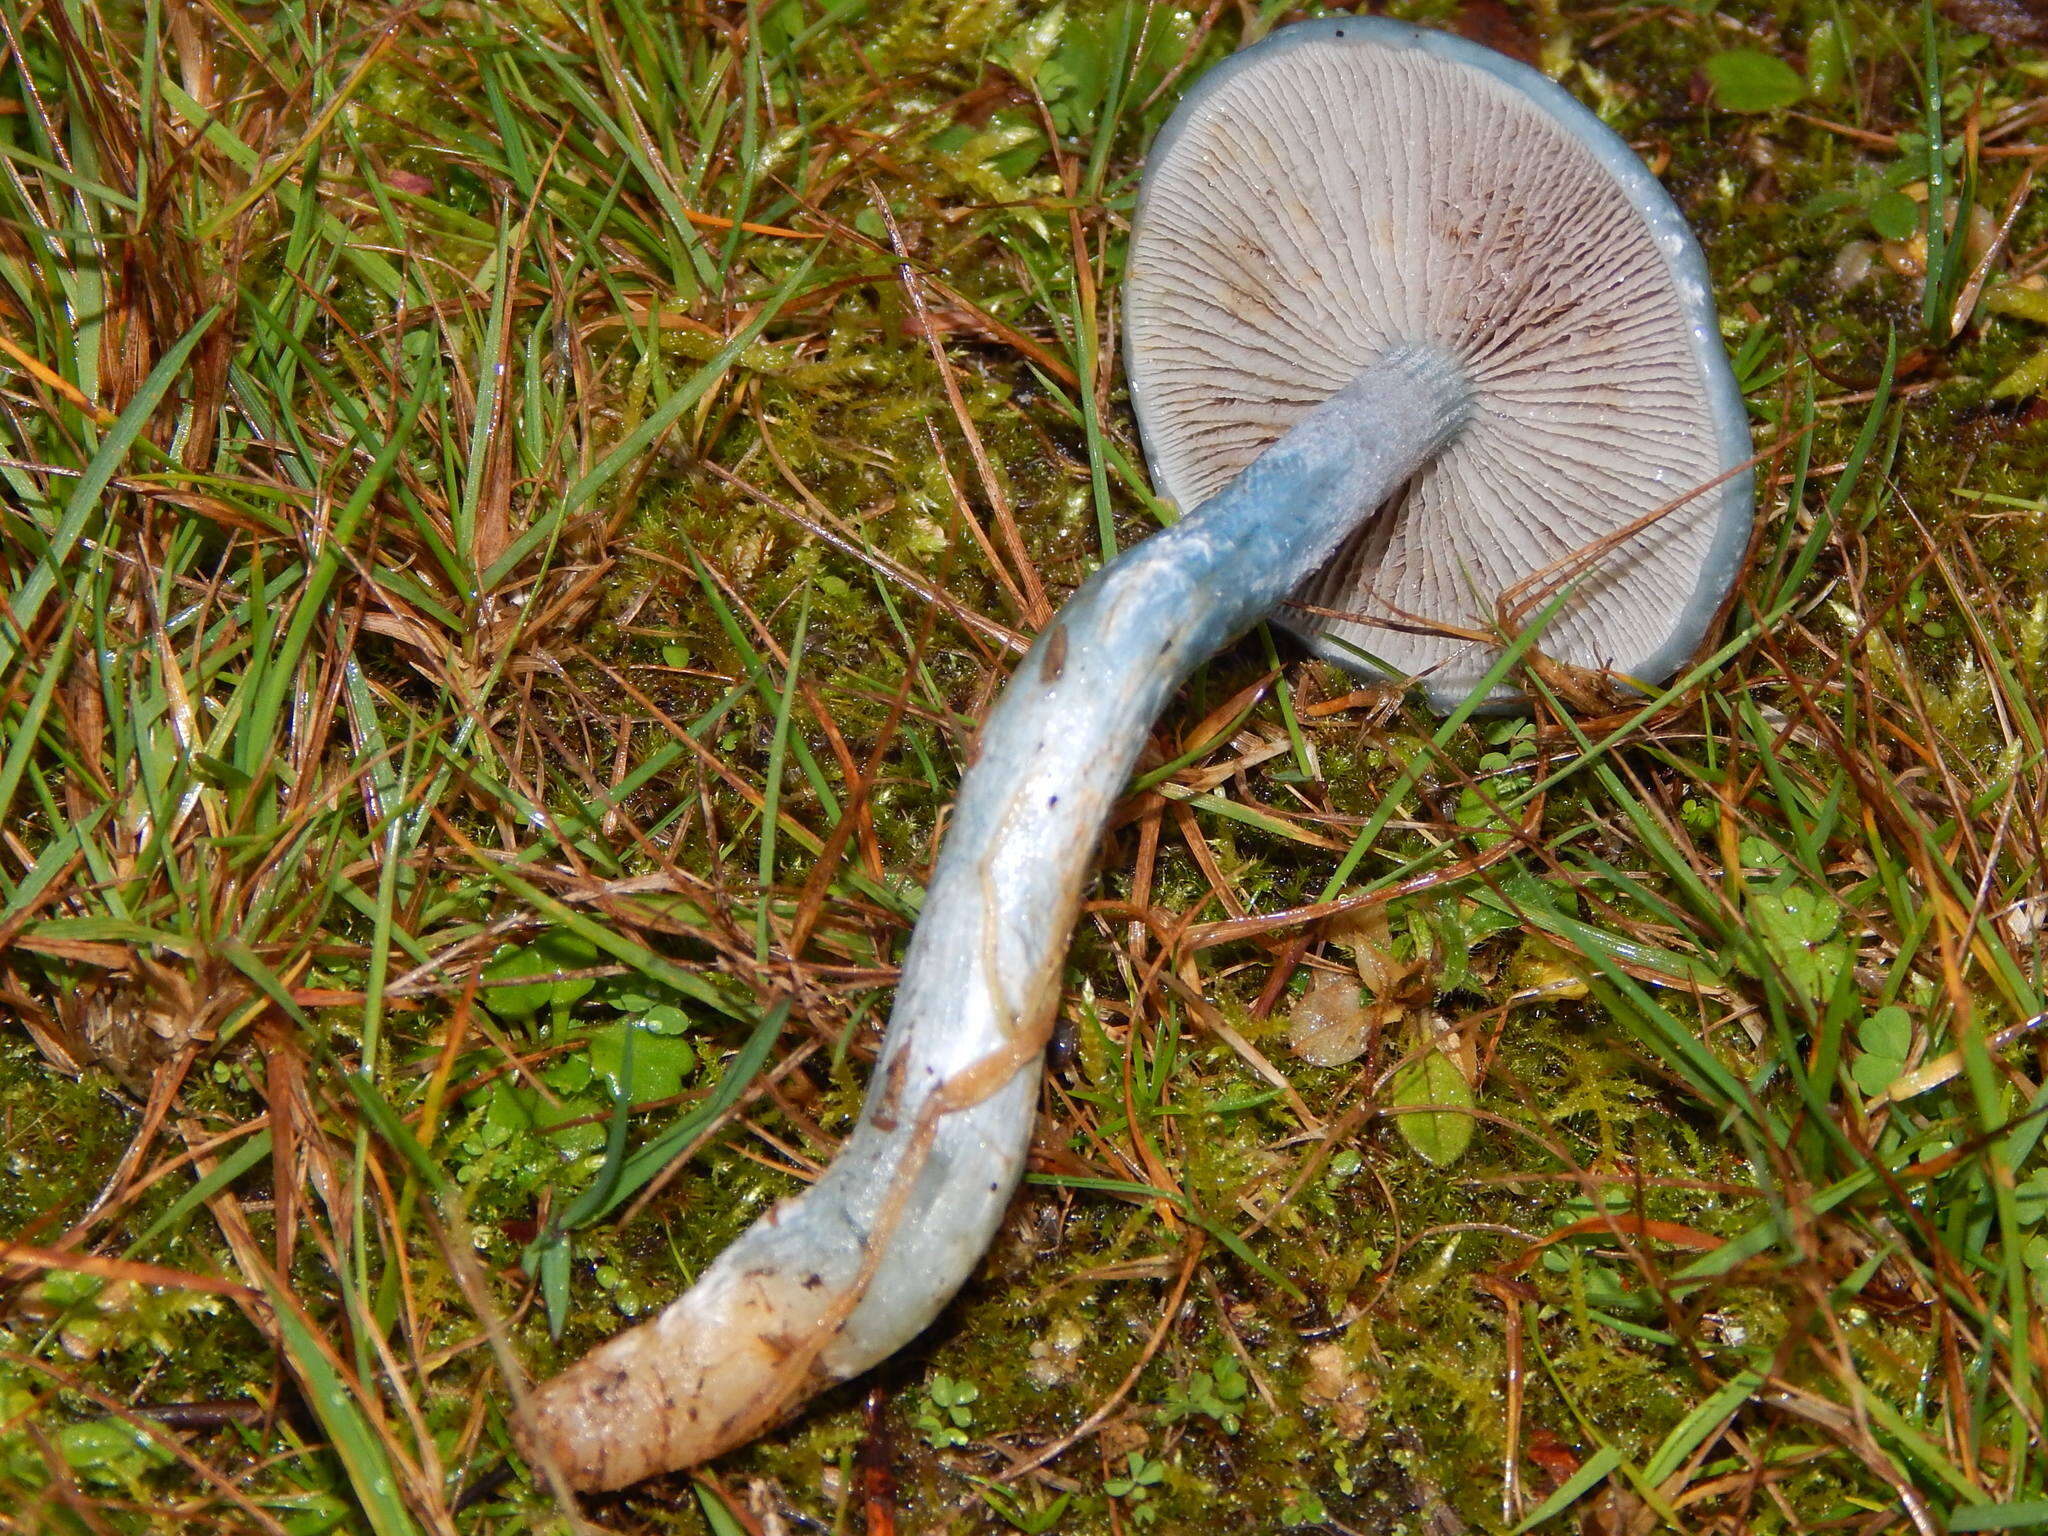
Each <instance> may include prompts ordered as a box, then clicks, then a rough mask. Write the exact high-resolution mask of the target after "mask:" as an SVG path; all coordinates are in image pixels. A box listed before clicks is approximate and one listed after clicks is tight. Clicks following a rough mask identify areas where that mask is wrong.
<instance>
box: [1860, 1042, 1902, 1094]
mask: <svg viewBox="0 0 2048 1536" xmlns="http://www.w3.org/2000/svg"><path fill="white" fill-rule="evenodd" d="M1905 1070H1906V1063H1905V1062H1904V1060H1902V1059H1901V1058H1900V1057H1897V1056H1880V1055H1878V1054H1877V1053H1876V1052H1874V1051H1865V1052H1864V1053H1863V1054H1862V1055H1860V1056H1858V1057H1857V1058H1856V1060H1855V1062H1854V1064H1853V1065H1851V1066H1850V1068H1849V1077H1850V1079H1851V1081H1853V1082H1854V1083H1855V1084H1856V1086H1857V1087H1858V1088H1860V1089H1862V1090H1863V1093H1864V1096H1865V1097H1867V1098H1872V1099H1874V1098H1876V1097H1877V1096H1878V1095H1879V1094H1881V1093H1883V1092H1884V1091H1885V1090H1886V1089H1887V1088H1889V1087H1891V1085H1892V1084H1893V1083H1895V1082H1897V1081H1898V1080H1899V1078H1900V1076H1901V1075H1902V1074H1903V1073H1904V1072H1905Z"/></svg>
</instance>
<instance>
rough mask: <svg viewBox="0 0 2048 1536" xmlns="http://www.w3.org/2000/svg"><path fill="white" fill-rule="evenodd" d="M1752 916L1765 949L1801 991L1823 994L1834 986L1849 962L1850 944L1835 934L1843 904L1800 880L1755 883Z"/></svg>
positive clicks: (1816, 995)
mask: <svg viewBox="0 0 2048 1536" xmlns="http://www.w3.org/2000/svg"><path fill="white" fill-rule="evenodd" d="M1749 916H1750V921H1751V923H1752V924H1753V925H1754V927H1755V929H1756V932H1757V936H1758V937H1759V938H1761V939H1762V940H1763V945H1764V949H1765V951H1766V952H1767V953H1768V954H1769V955H1770V958H1771V959H1772V960H1773V961H1774V962H1775V963H1776V964H1777V966H1778V969H1779V970H1781V971H1782V972H1784V975H1785V979H1786V980H1787V981H1789V982H1790V983H1791V984H1792V985H1793V986H1794V987H1795V988H1797V989H1798V990H1799V992H1800V993H1802V994H1803V995H1804V996H1806V997H1807V998H1809V999H1814V1000H1818V999H1820V998H1824V997H1826V996H1827V995H1828V993H1829V992H1830V991H1832V990H1833V988H1834V984H1835V980H1836V978H1837V977H1839V976H1840V975H1841V973H1842V971H1843V969H1844V967H1846V966H1847V965H1848V963H1849V946H1848V945H1847V944H1846V943H1845V942H1843V941H1842V940H1840V939H1838V938H1837V937H1836V936H1835V933H1836V930H1837V929H1838V928H1840V927H1841V924H1842V909H1841V906H1840V905H1839V903H1837V902H1836V901H1835V900H1834V898H1833V897H1831V896H1829V895H1827V894H1825V893H1823V892H1820V891H1816V890H1814V889H1812V888H1811V887H1809V886H1804V885H1796V884H1795V885H1789V886H1787V887H1785V889H1784V890H1782V891H1763V890H1754V889H1752V890H1751V891H1750V893H1749Z"/></svg>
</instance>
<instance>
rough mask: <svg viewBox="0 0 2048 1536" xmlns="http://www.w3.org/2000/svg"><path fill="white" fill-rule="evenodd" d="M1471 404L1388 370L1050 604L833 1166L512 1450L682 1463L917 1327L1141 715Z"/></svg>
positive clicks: (560, 1383) (1439, 359) (1268, 606)
mask: <svg viewBox="0 0 2048 1536" xmlns="http://www.w3.org/2000/svg"><path fill="white" fill-rule="evenodd" d="M1471 409H1472V395H1471V388H1470V384H1469V382H1468V380H1467V378H1466V376H1465V373H1464V370H1463V369H1462V367H1461V366H1460V365H1459V363H1458V362H1457V361H1456V360H1455V359H1454V358H1453V357H1451V356H1450V354H1449V353H1447V352H1445V351H1444V350H1442V349H1440V348H1436V347H1428V346H1416V347H1411V348H1406V349H1402V350H1398V351H1393V352H1390V353H1388V354H1386V355H1385V356H1383V357H1381V358H1380V359H1379V360H1378V361H1377V362H1375V363H1374V364H1373V365H1372V366H1370V367H1369V368H1367V369H1366V370H1365V371H1364V372H1363V373H1362V374H1360V375H1359V376H1358V378H1357V379H1355V380H1354V381H1353V382H1352V383H1351V384H1349V385H1347V386H1346V387H1345V388H1344V389H1343V390H1342V391H1340V392H1339V393H1338V394H1336V395H1335V396H1333V397H1332V398H1331V399H1329V400H1328V401H1326V402H1324V403H1323V404H1322V405H1319V406H1317V407H1315V408H1314V409H1312V410H1310V411H1309V412H1308V413H1307V414H1305V415H1304V416H1303V417H1302V418H1301V419H1300V421H1299V422H1298V423H1297V424H1296V425H1295V426H1294V427H1293V428H1292V429H1291V430H1290V431H1288V432H1287V433H1286V434H1285V435H1284V436H1283V437H1281V438H1280V439H1279V440H1278V441H1277V442H1275V443H1274V444H1273V445H1272V446H1271V447H1270V448H1268V449H1267V450H1266V451H1265V452H1264V453H1263V454H1261V455H1260V456H1259V458H1257V459H1256V460H1255V461H1254V462H1253V463H1252V464H1251V465H1250V467H1249V468H1247V469H1246V470H1245V471H1244V472H1243V473H1242V474H1240V475H1239V476H1238V477H1237V478H1236V479H1235V480H1233V481H1231V482H1230V484H1229V485H1227V486H1226V487H1224V489H1223V490H1222V491H1221V492H1219V493H1218V494H1217V495H1216V496H1214V497H1213V498H1211V499H1210V500H1209V501H1207V502H1205V503H1203V504H1202V505H1201V506H1200V507H1198V508H1196V509H1195V511H1193V512H1192V513H1190V514H1189V515H1188V516H1187V517H1185V518H1183V519H1182V520H1181V521H1180V522H1178V523H1175V524H1174V525H1173V526H1172V527H1170V528H1167V529H1166V530H1164V531H1163V532H1161V533H1158V534H1156V535H1154V536H1153V537H1152V538H1150V539H1147V540H1145V541H1144V542H1143V543H1141V544H1138V545H1136V546H1134V547H1133V548H1131V549H1129V550H1127V551H1125V552H1124V553H1123V554H1122V555H1120V556H1119V557H1118V558H1116V559H1115V560H1113V561H1111V562H1110V563H1109V564H1108V565H1106V566H1104V567H1103V568H1102V569H1101V570H1099V571H1097V572H1096V573H1095V575H1094V576H1092V577H1091V578H1090V579H1089V580H1088V581H1087V582H1085V583H1084V584H1083V585H1082V586H1081V587H1080V589H1079V590H1078V591H1076V592H1075V593H1074V595H1073V596H1072V597H1071V598H1070V599H1069V600H1068V602H1067V604H1066V606H1065V607H1064V608H1062V609H1061V610H1060V612H1059V613H1058V614H1057V615H1056V616H1055V617H1054V619H1053V621H1052V623H1051V624H1049V625H1048V626H1047V627H1046V630H1045V632H1044V633H1043V634H1042V635H1040V636H1039V638H1038V641H1037V643H1036V644H1035V645H1034V646H1033V647H1032V649H1031V652H1030V654H1029V655H1027V656H1026V657H1025V658H1024V660H1023V662H1022V663H1021V664H1020V665H1019V667H1018V668H1017V671H1016V673H1015V675H1014V676H1013V677H1012V678H1011V680H1010V683H1009V685H1008V687H1006V688H1005V689H1004V691H1003V695H1002V698H1001V699H1000V700H999V701H998V702H997V704H996V706H995V709H994V711H993V712H992V713H991V714H990V716H989V719H988V724H987V726H986V727H985V728H984V730H983V731H982V735H981V743H980V755H979V757H978V759H977V760H976V761H975V763H974V764H973V766H972V767H971V768H970V769H969V771H968V773H967V776H966V778H965V780H964V782H963V783H962V785H961V788H960V797H959V800H958V803H957V804H956V806H955V808H954V812H953V818H952V824H951V827H950V828H949V830H948V831H947V833H946V838H945V845H944V847H943V848H942V849H941V850H940V853H939V858H938V863H937V866H936V867H935V869H934V870H933V873H932V879H931V884H930V886H929V887H928V888H927V890H926V893H925V899H924V907H923V913H922V915H921V916H920V918H919V920H918V924H917V930H916V932H915V933H914V934H913V935H912V936H911V940H910V947H909V951H908V953H907V954H906V955H905V957H904V962H903V972H902V978H901V981H900V983H899V985H898V987H897V992H896V1005H895V1010H894V1012H893V1013H892V1015H891V1016H890V1020H889V1027H888V1032H887V1034H886V1036H885V1037H884V1040H883V1043H882V1051H881V1057H880V1061H879V1064H878V1066H877V1069H876V1072H875V1076H874V1080H873V1082H872V1083H871V1084H870V1085H869V1088H868V1094H867V1099H866V1102H865V1104H864V1105H863V1107H862V1110H861V1116H860V1120H859V1122H858V1124H857V1125H856V1126H855V1127H854V1129H853V1131H852V1133H851V1134H850V1135H849V1136H848V1137H847V1139H846V1142H845V1144H844V1146H843V1147H842V1148H841V1150H840V1153H839V1156H838V1157H837V1158H836V1159H835V1160H834V1161H833V1163H832V1166H831V1167H830V1168H828V1169H827V1170H826V1171H825V1173H824V1175H823V1176H822V1177H821V1178H820V1179H819V1180H818V1182H817V1183H816V1184H814V1185H813V1186H812V1187H811V1188H810V1189H809V1190H808V1191H806V1192H805V1193H804V1194H802V1195H801V1196H799V1197H797V1198H796V1199H794V1200H791V1201H788V1202H786V1203H784V1204H782V1205H780V1206H778V1207H777V1208H776V1209H775V1210H773V1211H772V1212H770V1213H769V1214H768V1215H767V1216H766V1217H764V1218H763V1219H762V1220H760V1221H759V1222H756V1223H755V1224H754V1226H753V1227H751V1228H750V1229H748V1231H747V1232H746V1233H744V1234H743V1235H742V1236H741V1237H740V1238H739V1240H738V1241H736V1242H735V1243H734V1244H733V1245H732V1246H731V1247H730V1248H728V1249H726V1251H725V1252H724V1253H723V1254H721V1255H720V1256H719V1257H718V1259H717V1260H716V1261H715V1262H714V1263H712V1265H711V1266H710V1267H709V1268H708V1269H707V1270H706V1271H705V1272H704V1274H703V1276H702V1278H700V1279H699V1280H698V1282H697V1283H696V1285H695V1286H693V1287H692V1288H691V1289H690V1290H689V1291H688V1292H687V1293H686V1294H685V1295H684V1296H683V1297H682V1298H681V1299H679V1300H678V1301H676V1302H674V1303H673V1304H671V1305H670V1306H669V1307H668V1308H667V1309H666V1310H665V1311H663V1312H662V1313H661V1314H660V1315H659V1316H658V1317H656V1318H654V1319H652V1320H651V1321H649V1322H646V1323H643V1324H641V1325H640V1326H638V1327H636V1328H634V1329H632V1330H630V1331H629V1332H627V1333H624V1334H621V1335H620V1336H618V1337H617V1338H614V1339H612V1340H611V1341H610V1342H608V1343H606V1344H603V1345H601V1346H600V1347H598V1348H597V1349H595V1350H593V1351H592V1352H591V1353H590V1354H588V1355H586V1356H585V1357H584V1358H583V1359H582V1360H580V1361H578V1362H577V1363H576V1364H575V1365H574V1366H572V1367H570V1369H569V1370H567V1371H565V1372H564V1373H563V1374H562V1375H560V1376H558V1377H556V1378H554V1379H553V1380H552V1381H549V1382H546V1383H544V1384H543V1385H541V1386H540V1387H538V1388H537V1389H536V1391H535V1393H534V1395H533V1398H532V1401H531V1403H530V1405H529V1421H528V1426H527V1431H526V1436H525V1439H526V1444H527V1447H528V1449H529V1451H530V1452H532V1453H534V1454H535V1455H537V1456H539V1457H542V1458H545V1459H548V1460H552V1461H553V1462H554V1463H555V1464H556V1465H558V1466H559V1467H560V1468H561V1470H562V1472H563V1473H564V1475H565V1476H566V1477H567V1479H568V1480H569V1482H570V1483H572V1484H573V1485H575V1486H577V1487H580V1488H620V1487H624V1486H625V1485H626V1484H628V1483H632V1482H636V1481H638V1480H639V1479H640V1478H643V1477H647V1476H650V1475H652V1474H654V1473H657V1472H662V1471H668V1470H672V1469H675V1468H680V1467H685V1466H690V1465H692V1464H694V1463H696V1462H699V1461H702V1460H705V1459H706V1458H708V1457H711V1456H715V1455H717V1454H718V1453H719V1452H721V1451H723V1450H726V1449H728V1448H729V1447H731V1446H734V1445H737V1444H740V1443H741V1442H743V1441H745V1440H747V1439H749V1438H751V1437H752V1436H754V1435H755V1434H757V1433H759V1432H760V1431H761V1430H763V1429H765V1428H767V1427H768V1426H769V1425H770V1424H772V1423H774V1422H775V1421H776V1420H778V1419H780V1418H782V1417H784V1416H785V1415H786V1414H788V1413H789V1412H790V1411H791V1410H792V1409H794V1408H795V1407H796V1406H797V1405H798V1404H799V1403H801V1402H802V1401H803V1400H804V1399H805V1398H807V1397H809V1396H811V1395H812V1394H813V1393H814V1392H816V1391H818V1390H820V1389H822V1388H823V1387H824V1386H826V1385H829V1384H830V1383H832V1382H835V1381H840V1380H843V1379H845V1378H846V1377H849V1376H852V1375H855V1374H856V1373H858V1372H860V1371H863V1370H865V1369H867V1368H868V1367H869V1366H871V1365H873V1364H875V1363H876V1362H877V1361H879V1360H881V1359H883V1358H884V1357H885V1356H887V1355H889V1354H891V1353H892V1352H894V1351H895V1350H896V1349H898V1348H900V1347H901V1346H902V1345H904V1344H905V1343H907V1342H909V1341H910V1340H911V1339H912V1338H914V1337H915V1336H916V1335H917V1334H918V1332H919V1331H921V1330H922V1329H923V1328H924V1327H925V1325H926V1324H928V1323H929V1322H931V1320H932V1319H933V1318H934V1317H935V1316H937V1315H938V1312H939V1310H940V1309H941V1308H942V1307H943V1306H944V1305H945V1304H946V1302H947V1301H948V1300H949V1299H951V1297H952V1295H953V1293H954V1292H955V1291H956V1290H958V1289H959V1287H960V1285H961V1283H962V1282H963V1281H964V1280H965V1279H966V1278H967V1276H968V1273H969V1272H970V1271H971V1270H972V1269H973V1267H974V1265H975V1263H976V1262H977V1261H978V1260H979V1259H980V1257H981V1254H982V1253H983V1251H984V1250H985V1249H986V1248H987V1246H988V1243H989V1240H990V1239H991V1237H992V1236H993V1235H994V1233H995V1229H996V1226H997V1224H998V1223H999V1222H1000V1221H1001V1219H1002V1215H1003V1211H1004V1208H1005V1206H1006V1205H1007V1204H1008V1202H1009V1198H1010V1194H1011V1192H1012V1190H1014V1188H1015V1187H1016V1184H1017V1180H1018V1178H1019V1177H1020V1176H1021V1174H1022V1173H1023V1170H1024V1160H1025V1154H1026V1152H1027V1150H1028V1148H1029V1145H1030V1140H1031V1125H1032V1117H1033V1114H1034V1112H1035V1109H1036V1106H1037V1102H1038V1092H1037V1089H1038V1078H1039V1062H1040V1059H1041V1057H1042V1055H1043V1050H1044V1045H1045V1041H1046V1038H1047V1036H1048V1034H1049V1033H1050V1031H1051V1028H1052V1023H1053V1016H1054V1013H1055V1011H1056V1008H1057V1005H1058V1002H1059V995H1060V975H1061V967H1062V961H1063V958H1064V956H1065V954H1066V950H1067V942H1068V937H1069V934H1070V932H1071V930H1072V928H1073V924H1074V921H1075V918H1076V916H1077V915H1078V913H1079V909H1080V904H1081V893H1082V890H1083V888H1084V886H1085V885H1086V883H1087V880H1088V875H1089V872H1090V866H1091V864H1092V862H1093V857H1094V851H1095V846H1096V842H1097V840H1098V838H1099V837H1100V835H1101V831H1102V827H1103V823H1104V822H1105V820H1106V819H1107V818H1108V815H1109V812H1110V808H1111V807H1112V806H1113V805H1114V804H1115V802H1116V799H1117V797H1118V796H1119V794H1121V792H1122V791H1123V788H1124V785H1125V784H1126V783H1127V782H1128V780H1129V777H1130V773H1131V768H1132V765H1133V764H1134V763H1135V762H1136V760H1137V756H1138V752H1139V749H1140V748H1141V747H1142V746H1143V745H1144V742H1145V739H1146V736H1147V734H1148V732H1149V731H1150V728H1151V725H1152V722H1153V720H1154V718H1155V717H1156V716H1157V715H1158V714H1159V712H1160V711H1161V710H1162V709H1163V708H1164V707H1165V705H1166V703H1167V701H1168V699H1169V698H1170V697H1171V696H1172V694H1173V692H1174V690H1175V689H1176V688H1178V687H1179V685H1180V683H1181V681H1182V679H1184V678H1185V677H1186V676H1187V674H1188V673H1189V672H1190V671H1191V670H1193V668H1194V667H1195V665H1196V664H1197V663H1199V662H1200V661H1201V660H1202V659H1203V658H1205V657H1207V656H1208V655H1210V654H1211V653H1212V652H1214V651H1216V650H1217V649H1218V648H1220V647H1221V646H1222V645H1224V644H1225V643H1226V642H1227V641H1229V640H1230V639H1231V638H1233V637H1234V636H1236V635H1237V634H1239V633H1241V632H1242V631H1244V630H1245V629H1246V628H1248V627H1249V626H1250V625H1252V624H1253V623H1255V622H1256V621H1257V620H1258V619H1259V618H1261V617H1262V616H1264V615H1265V614H1267V613H1268V612H1270V611H1271V610H1272V609H1273V608H1274V606H1275V605H1277V604H1278V603H1279V602H1280V601H1281V599H1283V598H1284V597H1286V596H1287V594H1288V593H1289V592H1291V591H1293V590H1294V589H1295V588H1296V587H1298V586H1300V585H1301V583H1302V582H1303V581H1304V580H1306V579H1307V578H1308V576H1309V575H1310V574H1311V573H1313V572H1314V571H1315V570H1316V569H1317V568H1318V567H1319V566H1321V565H1322V564H1323V563H1324V562H1325V561H1327V560H1328V559H1329V558H1330V557H1331V556H1332V555H1333V554H1334V553H1335V552H1336V550H1337V548H1338V546H1339V545H1340V544H1341V543H1342V542H1343V541H1344V539H1345V538H1346V537H1347V536H1348V535H1349V534H1350V533H1351V532H1352V531H1353V530H1354V529H1355V528H1357V527H1358V526H1359V525H1360V524H1361V523H1363V522H1364V521H1365V519H1366V518H1367V517H1368V516H1370V515H1371V513H1372V512H1373V511H1374V510H1375V509H1376V508H1378V507H1380V506H1381V505H1382V504H1384V503H1385V502H1386V501H1387V500H1388V499H1389V498H1390V497H1391V496H1393V494H1394V493H1395V492H1396V491H1398V490H1399V489H1400V488H1401V486H1402V485H1403V484H1405V483H1406V482H1407V481H1408V480H1409V479H1410V478H1411V477H1412V476H1413V475H1414V474H1415V473H1416V472H1417V471H1418V470H1419V469H1421V468H1422V467H1423V465H1424V464H1426V463H1427V462H1428V460H1429V459H1430V458H1431V457H1432V456H1433V455H1434V454H1436V453H1437V452H1438V451H1439V450H1440V449H1441V448H1442V447H1443V446H1444V445H1445V444H1446V443H1447V442H1449V440H1450V439H1451V438H1452V436H1453V435H1455V434H1456V432H1457V431H1458V430H1459V428H1460V427H1461V426H1463V424H1464V422H1465V420H1466V419H1467V417H1468V416H1469V415H1470V413H1471Z"/></svg>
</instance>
